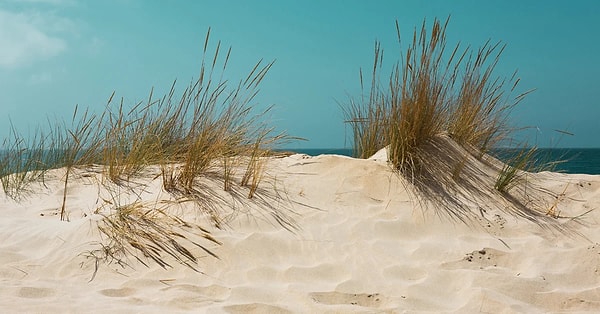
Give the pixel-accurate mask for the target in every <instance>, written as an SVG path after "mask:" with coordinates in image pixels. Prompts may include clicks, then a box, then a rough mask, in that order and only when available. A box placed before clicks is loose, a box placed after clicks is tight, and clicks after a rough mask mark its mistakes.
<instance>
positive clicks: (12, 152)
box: [0, 126, 47, 200]
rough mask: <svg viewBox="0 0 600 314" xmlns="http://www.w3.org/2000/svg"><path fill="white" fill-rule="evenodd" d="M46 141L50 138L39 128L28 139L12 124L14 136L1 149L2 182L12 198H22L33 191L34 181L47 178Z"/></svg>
mask: <svg viewBox="0 0 600 314" xmlns="http://www.w3.org/2000/svg"><path fill="white" fill-rule="evenodd" d="M46 144H47V137H45V136H44V134H43V133H42V132H40V131H39V130H38V131H36V132H35V133H34V134H33V135H32V136H31V137H27V138H25V137H22V136H21V135H19V134H18V133H17V131H16V130H15V128H14V126H11V129H10V137H9V138H7V139H5V140H4V141H3V143H2V146H1V148H0V182H1V183H2V188H3V190H4V193H5V194H6V195H7V196H8V197H10V198H12V199H15V200H20V199H22V198H24V197H26V196H27V195H28V194H29V193H30V192H32V191H30V190H29V188H28V187H29V185H30V184H32V183H34V182H40V181H42V180H43V179H44V174H45V172H46V171H47V167H46V163H45V162H44V161H45V159H46V157H47V156H46V155H45V152H44V148H45V146H46Z"/></svg>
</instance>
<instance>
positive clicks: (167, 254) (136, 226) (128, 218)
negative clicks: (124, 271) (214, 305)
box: [95, 202, 220, 271]
mask: <svg viewBox="0 0 600 314" xmlns="http://www.w3.org/2000/svg"><path fill="white" fill-rule="evenodd" d="M163 207H165V204H163V206H157V204H147V203H142V202H134V203H131V204H128V205H124V206H120V207H117V208H115V209H114V210H112V213H111V214H108V215H105V217H104V219H103V220H102V221H101V222H100V223H99V226H98V228H99V230H100V231H101V232H102V234H103V235H104V236H106V237H107V242H108V244H105V245H104V246H103V249H102V250H101V251H97V252H95V256H97V257H100V256H101V260H104V261H107V262H113V261H115V260H116V261H120V262H121V263H124V264H127V263H126V262H124V261H125V260H126V259H127V257H128V256H134V257H135V258H136V260H138V261H139V262H140V263H142V264H143V265H144V266H147V267H149V264H148V262H147V261H148V260H151V261H153V262H155V263H156V264H158V265H159V266H160V267H162V268H171V267H172V265H171V262H170V260H174V261H175V262H177V263H180V264H182V265H185V266H187V267H189V268H191V269H193V270H194V271H199V270H198V267H197V264H198V257H197V256H198V253H195V252H194V251H193V250H191V249H189V248H188V247H186V246H185V245H184V243H188V244H193V245H194V246H195V247H198V248H200V249H202V251H204V252H206V253H208V254H210V255H211V256H213V257H217V256H216V254H214V253H213V252H212V251H211V250H210V249H209V248H208V247H207V246H206V245H202V244H200V243H199V240H200V239H204V240H206V241H208V242H209V243H212V244H216V245H218V244H220V243H219V242H218V241H216V240H215V239H214V238H213V237H212V236H210V234H208V232H207V231H206V230H205V229H203V228H198V227H195V226H193V225H190V224H189V223H184V222H183V221H182V220H181V219H180V218H178V217H175V216H172V215H170V214H168V213H167V212H166V208H163ZM136 252H138V253H139V254H136Z"/></svg>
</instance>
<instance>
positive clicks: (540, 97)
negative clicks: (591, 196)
mask: <svg viewBox="0 0 600 314" xmlns="http://www.w3.org/2000/svg"><path fill="white" fill-rule="evenodd" d="M448 15H451V16H452V18H451V22H450V25H449V28H448V41H449V43H450V44H451V45H454V44H455V43H457V42H458V41H460V42H462V43H463V44H469V45H472V46H474V47H478V46H480V45H481V44H483V43H484V42H485V41H486V40H487V39H492V40H494V41H497V40H501V41H503V42H504V43H506V44H507V45H508V47H507V49H506V51H505V53H504V55H503V58H502V60H501V62H500V65H499V66H498V72H497V73H498V75H502V76H506V75H509V74H511V73H512V72H513V71H514V70H515V69H518V70H519V74H520V77H521V87H522V90H525V89H529V88H536V89H537V91H536V92H535V93H533V94H531V95H530V96H529V97H528V98H526V99H525V100H524V101H523V102H522V103H521V105H520V106H519V107H518V109H517V110H515V111H514V113H513V116H512V121H513V122H514V123H515V125H517V126H523V127H532V128H531V129H529V130H528V131H524V132H523V134H524V135H523V136H525V137H527V138H529V139H530V141H531V142H535V141H537V143H538V144H539V145H541V146H554V145H559V146H562V147H600V124H599V123H598V120H600V102H599V100H598V99H599V98H600V95H599V91H600V88H599V87H598V86H599V83H600V80H599V79H598V74H600V62H598V59H597V56H599V55H600V41H598V32H599V31H600V19H599V18H598V17H599V16H600V2H599V1H543V2H542V1H447V0H446V1H416V0H414V1H401V0H396V1H366V0H365V1H353V0H328V1H324V0H323V1H310V0H305V1H283V0H281V1H273V0H266V1H226V0H224V1H200V0H198V1H192V0H189V1H183V0H181V1H159V0H103V1H100V0H98V1H76V0H23V1H17V0H0V47H1V49H0V86H1V93H0V137H2V138H4V137H5V136H6V135H7V134H8V129H9V126H8V124H9V121H10V120H12V122H13V123H14V124H15V125H17V126H18V127H19V129H21V130H23V131H24V132H27V130H30V129H33V128H34V127H35V125H36V124H39V123H45V121H46V120H47V117H50V119H52V120H54V119H57V118H58V119H62V118H65V119H69V118H70V115H71V113H72V110H73V108H74V106H75V105H76V104H79V105H81V106H89V107H91V108H93V109H96V108H97V109H101V108H102V107H103V106H104V104H105V103H106V100H107V99H108V97H109V96H110V94H111V93H112V91H113V90H114V91H116V93H117V95H118V96H120V97H124V99H125V102H126V103H129V104H134V103H136V102H138V101H140V100H142V99H145V98H146V97H147V95H148V92H149V91H150V88H151V87H153V86H154V87H155V88H156V90H157V92H159V93H164V92H166V89H168V88H169V87H170V85H171V83H172V81H173V80H174V79H178V80H179V81H180V82H182V83H188V82H189V81H190V80H191V79H192V78H195V77H197V74H198V69H199V65H200V59H201V53H202V45H203V40H204V37H205V34H206V31H207V29H208V27H209V26H210V27H211V28H212V39H213V44H214V43H215V41H216V40H221V41H222V42H223V43H224V44H225V45H227V46H232V47H233V52H232V55H231V60H230V64H229V69H228V71H227V72H226V74H225V77H226V78H228V79H230V80H232V81H234V82H237V81H238V80H240V79H242V78H243V77H245V75H246V74H247V73H248V72H249V70H250V69H251V68H252V66H253V65H254V64H255V63H256V62H257V61H258V60H260V59H261V58H264V59H265V60H268V61H270V60H273V59H276V62H275V65H274V67H273V68H272V70H271V72H270V73H269V75H268V76H267V78H266V79H265V81H264V82H263V84H262V87H261V93H260V96H259V97H258V98H257V99H256V100H257V106H259V107H260V106H268V105H271V104H274V105H275V106H276V107H275V111H274V112H273V114H272V122H273V124H275V125H276V126H277V127H278V128H280V129H282V130H286V131H287V132H288V133H289V134H291V135H294V136H300V137H304V138H306V139H308V142H302V143H296V144H293V145H292V147H312V148H334V147H337V148H339V147H348V145H349V144H347V141H346V135H347V134H349V131H350V130H349V129H347V128H346V127H345V126H344V123H343V119H344V117H343V114H342V112H341V110H340V107H339V105H338V103H340V102H344V101H347V100H348V97H349V96H356V97H358V96H360V88H359V80H358V73H359V68H361V67H362V68H369V67H371V63H372V59H373V44H374V41H375V40H376V39H377V40H380V41H381V42H382V45H383V48H384V50H385V59H386V60H387V61H389V62H393V61H396V59H397V55H398V54H399V52H400V49H399V45H398V43H397V42H396V34H395V26H394V23H395V20H396V19H397V20H398V22H399V24H400V27H401V31H402V34H403V35H404V36H409V35H410V34H411V32H412V30H413V29H414V27H415V26H419V25H420V24H421V22H422V21H423V19H424V18H427V19H428V20H429V21H431V20H433V18H434V17H439V18H441V19H445V18H446V17H447V16H448ZM213 47H214V45H213ZM180 86H181V87H182V88H183V84H182V85H180ZM555 129H559V130H566V131H569V132H571V133H574V134H575V135H574V136H561V133H559V132H556V131H554V130H555Z"/></svg>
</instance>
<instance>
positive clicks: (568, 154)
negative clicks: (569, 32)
mask: <svg viewBox="0 0 600 314" xmlns="http://www.w3.org/2000/svg"><path fill="white" fill-rule="evenodd" d="M286 151H292V152H296V153H301V154H307V155H309V156H318V155H322V154H335V155H343V156H352V148H301V149H286ZM515 152H516V150H515V149H502V148H500V149H496V150H494V151H492V155H494V156H496V157H498V158H499V159H501V160H503V161H507V160H509V159H510V158H511V156H514V154H515ZM536 156H537V157H536V158H535V159H537V160H539V161H540V162H544V163H552V164H554V168H553V170H552V171H555V172H562V173H579V174H600V148H539V149H538V150H537V153H536Z"/></svg>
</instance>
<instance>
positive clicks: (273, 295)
mask: <svg viewBox="0 0 600 314" xmlns="http://www.w3.org/2000/svg"><path fill="white" fill-rule="evenodd" d="M384 157H385V156H383V157H382V156H377V157H376V158H372V159H369V160H357V159H352V158H348V157H343V156H334V155H323V156H318V157H309V156H306V155H292V156H289V157H285V158H273V159H272V160H271V161H270V162H269V164H268V169H267V174H268V176H269V177H271V178H276V179H277V180H279V183H278V186H279V187H280V188H281V189H282V190H283V187H285V193H286V195H287V197H288V198H289V201H290V202H291V203H290V204H291V205H290V206H291V207H292V210H293V211H294V212H295V213H296V214H293V218H294V219H295V221H296V224H297V226H298V230H297V231H296V232H290V231H288V230H285V229H283V228H282V227H281V226H279V225H276V224H273V223H270V222H268V221H267V220H264V219H261V218H260V215H258V214H257V216H252V215H251V213H252V211H250V212H249V213H248V214H243V215H239V216H237V217H236V218H235V219H234V220H232V221H230V222H229V223H228V225H227V226H225V227H224V228H222V229H217V228H214V227H211V228H210V231H211V233H212V235H213V236H214V237H215V238H216V239H217V240H219V241H221V242H222V245H220V246H219V245H212V246H210V249H211V250H213V252H214V253H216V254H217V255H218V256H219V259H215V258H213V257H210V256H208V255H207V254H202V252H201V251H200V250H196V251H194V252H195V253H196V254H198V255H199V256H201V258H200V260H199V263H198V267H199V269H200V270H201V271H202V272H203V273H197V272H194V271H192V270H191V269H189V268H186V267H184V266H182V265H179V264H174V267H173V268H172V269H168V270H164V269H162V268H160V267H159V266H158V265H156V264H150V267H149V268H147V267H145V266H143V265H141V264H140V263H137V262H136V261H135V260H134V259H131V260H130V261H129V262H130V265H131V266H132V268H130V267H121V266H119V265H117V264H111V265H105V264H101V265H100V267H99V269H98V271H97V273H96V275H95V277H94V279H93V280H92V281H90V279H91V278H92V275H93V273H94V262H93V260H92V259H90V258H86V257H85V256H86V254H85V253H86V252H89V251H90V250H93V249H96V248H97V242H98V241H101V240H102V238H101V237H100V234H99V232H98V230H97V228H96V223H97V222H98V221H100V220H101V219H102V216H100V215H98V214H94V211H95V209H96V208H98V206H99V204H101V203H102V202H103V200H102V197H101V196H102V193H99V192H98V189H99V187H100V185H98V184H97V182H98V181H94V177H95V176H96V175H98V174H97V173H92V174H90V175H89V176H79V177H78V179H76V180H74V181H72V182H71V183H70V186H69V190H68V199H67V206H68V214H69V222H62V221H60V219H59V216H58V214H59V209H60V202H61V201H62V190H61V188H62V186H61V182H60V180H59V179H60V178H61V176H62V173H61V171H60V170H56V171H55V173H53V175H54V179H53V180H49V181H48V182H47V188H42V187H40V189H39V192H38V193H36V194H35V195H33V196H31V197H30V198H29V199H27V200H25V201H23V202H20V203H16V202H14V201H12V200H9V199H8V198H6V197H4V196H3V195H2V200H1V201H0V283H1V284H0V312H2V313H23V312H46V313H52V312H53V313H80V312H97V313H115V312H143V313H166V312H170V313H177V312H194V313H199V312H200V313H201V312H205V313H402V312H415V311H417V312H419V311H426V312H455V313H479V312H481V313H536V312H537V313H541V312H598V311H600V244H598V243H600V228H598V225H599V224H600V212H599V211H598V208H599V207H600V176H589V175H566V174H557V173H540V174H536V175H534V176H533V177H532V178H533V179H534V180H535V184H537V185H539V186H543V187H544V188H545V189H547V190H549V191H552V192H553V193H554V194H555V195H556V196H557V198H556V202H555V203H556V206H555V208H556V210H557V211H558V212H559V213H560V215H562V216H575V215H578V214H581V213H584V212H587V211H589V210H592V211H591V212H589V213H588V214H586V215H585V216H583V217H581V218H580V219H577V220H569V219H565V218H561V219H555V222H556V223H557V224H562V226H563V230H567V231H566V232H565V231H562V232H561V231H560V230H558V229H553V228H547V227H545V226H544V225H541V224H536V223H534V222H532V221H528V220H527V219H524V218H522V217H518V216H517V215H514V214H511V211H510V210H508V209H506V210H504V209H502V208H496V207H494V206H490V207H489V208H486V210H485V211H479V210H477V209H475V208H471V209H469V210H471V211H472V212H473V213H474V215H473V217H472V218H473V219H471V222H470V223H462V222H457V221H455V220H451V219H449V218H448V217H445V216H444V215H440V213H439V212H436V211H435V210H424V209H423V208H421V207H420V206H419V204H418V202H416V200H415V198H414V196H412V195H411V194H410V193H408V192H407V190H406V186H405V184H406V183H405V182H404V181H403V180H402V179H400V178H399V177H398V176H397V175H396V174H394V173H393V172H392V171H390V168H389V167H388V166H387V164H386V163H385V161H384V159H385V158H384ZM148 180H149V182H148V188H147V192H146V193H145V194H144V195H143V196H142V197H144V198H146V199H152V198H154V199H156V198H158V197H166V195H164V194H166V193H164V192H160V184H159V182H155V181H157V180H160V179H153V177H152V175H151V174H150V175H149V176H148ZM153 180H154V181H153ZM2 194H3V193H2ZM282 204H284V203H282ZM285 204H287V203H285ZM285 204H284V205H281V206H287V205H285ZM548 204H550V205H553V204H552V200H549V203H548ZM257 217H259V218H257ZM197 223H199V224H201V225H203V226H207V225H208V226H209V224H206V223H205V221H203V220H202V219H200V220H198V221H197Z"/></svg>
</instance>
